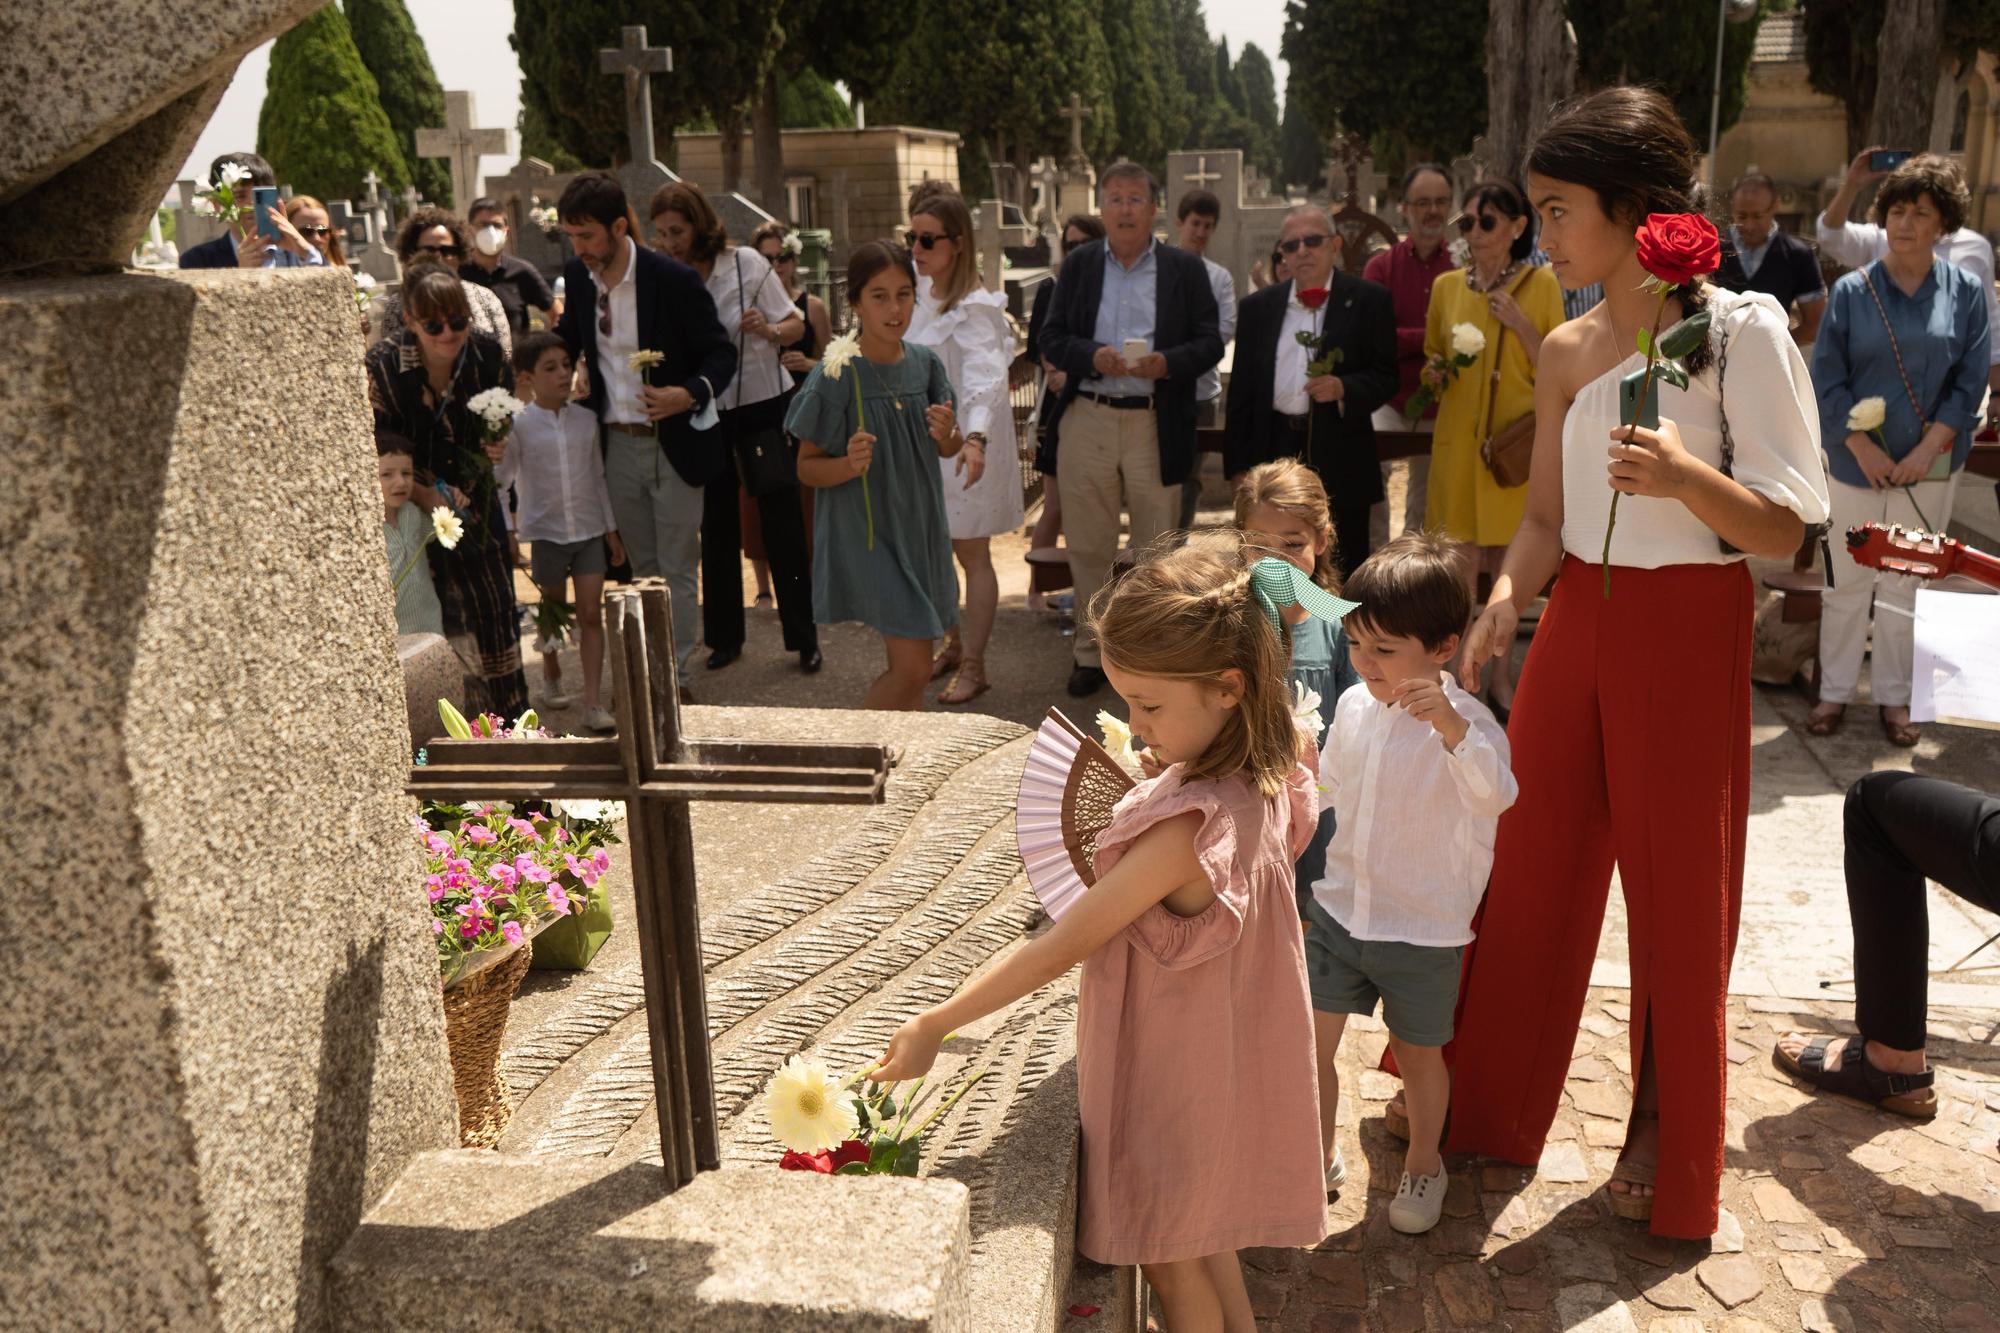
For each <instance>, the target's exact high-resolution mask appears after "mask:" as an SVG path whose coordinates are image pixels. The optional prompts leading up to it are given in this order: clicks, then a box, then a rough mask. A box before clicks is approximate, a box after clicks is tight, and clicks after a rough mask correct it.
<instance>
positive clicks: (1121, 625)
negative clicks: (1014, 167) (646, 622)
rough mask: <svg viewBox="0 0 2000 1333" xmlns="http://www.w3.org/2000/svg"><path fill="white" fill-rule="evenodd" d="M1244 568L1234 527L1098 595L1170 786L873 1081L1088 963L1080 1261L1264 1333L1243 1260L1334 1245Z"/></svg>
mask: <svg viewBox="0 0 2000 1333" xmlns="http://www.w3.org/2000/svg"><path fill="white" fill-rule="evenodd" d="M930 470H931V472H932V473H933V474H936V472H937V469H936V468H935V467H933V468H931V469H930ZM1243 557H1244V552H1243V549H1242V543H1241V541H1240V539H1234V537H1233V534H1214V535H1210V534H1199V535H1197V536H1195V537H1194V538H1193V539H1191V540H1190V541H1189V542H1188V544H1187V545H1186V546H1183V547H1179V548H1177V549H1172V550H1167V551H1165V552H1155V553H1153V554H1149V555H1147V556H1146V557H1145V558H1143V559H1141V560H1140V561H1139V563H1138V564H1137V565H1135V566H1134V567H1133V568H1132V569H1131V570H1130V571H1129V572H1128V573H1126V574H1125V575H1124V576H1123V577H1121V578H1119V579H1118V580H1117V581H1116V582H1113V583H1109V584H1107V585H1105V586H1104V587H1103V588H1101V589H1100V590H1099V591H1098V592H1097V594H1096V596H1095V597H1093V598H1092V599H1091V606H1090V615H1091V619H1092V623H1093V626H1094V628H1095V630H1096V633H1097V637H1098V641H1099V643H1100V644H1101V645H1102V647H1103V650H1104V670H1105V674H1106V675H1107V676H1109V677H1110V680H1111V684H1112V685H1113V686H1114V687H1115V688H1116V689H1117V690H1118V692H1119V694H1120V695H1122V696H1124V698H1125V701H1126V703H1127V704H1128V705H1129V706H1130V707H1131V710H1132V730H1133V732H1134V733H1135V734H1136V735H1137V736H1138V737H1139V738H1140V739H1142V740H1144V741H1145V742H1146V743H1147V745H1148V747H1149V748H1150V749H1151V750H1152V752H1153V753H1154V754H1155V755H1156V756H1157V757H1158V758H1159V759H1160V760H1161V761H1163V762H1164V763H1165V764H1166V765H1167V768H1166V771H1165V772H1164V773H1162V774H1161V775H1160V776H1159V777H1156V778H1151V779H1148V780H1147V781H1145V782H1142V783H1140V784H1139V786H1138V787H1136V788H1135V789H1133V791H1131V792H1130V793H1128V794H1127V795H1126V796H1125V798H1124V799H1123V800H1121V801H1120V802H1119V803H1118V808H1117V811H1116V813H1115V816H1114V818H1113V820H1112V822H1111V824H1110V826H1109V827H1107V828H1105V829H1104V830H1103V831H1102V832H1101V833H1099V835H1098V839H1097V853H1096V869H1097V882H1096V883H1095V884H1094V885H1092V886H1091V888H1090V889H1089V890H1088V891H1087V892H1086V893H1085V894H1084V895H1083V896H1082V897H1081V898H1080V899H1078V900H1077V902H1076V903H1075V904H1074V905H1072V906H1071V907H1070V908H1069V910H1068V911H1066V912H1064V913H1063V915H1062V916H1061V917H1059V918H1058V919H1057V920H1056V922H1055V924H1054V925H1053V926H1052V927H1050V929H1049V930H1048V931H1047V933H1045V934H1042V935H1039V936H1037V937H1035V938H1033V939H1030V940H1029V941H1028V942H1027V943H1026V944H1025V945H1023V946H1022V947H1021V948H1020V949H1018V950H1016V951H1014V952H1013V953H1010V954H1008V955H1006V956H1005V957H1003V958H1002V959H1001V961H1000V962H999V963H998V964H996V965H995V966H994V967H992V968H991V969H989V970H988V971H986V972H984V973H982V974H981V975H980V976H978V977H975V978H974V979H973V980H971V981H970V982H968V983H967V984H966V986H965V987H964V989H962V990H961V991H959V993H958V994H957V995H955V996H953V997H952V998H951V999H949V1000H947V1001H945V1002H944V1003H943V1004H940V1005H938V1006H937V1007H935V1008H933V1009H930V1010H927V1011H926V1012H924V1013H922V1014H920V1015H918V1016H917V1017H916V1018H914V1019H912V1020H911V1021H910V1022H908V1023H906V1024H904V1025H903V1027H902V1028H901V1029H900V1030H898V1031H897V1033H896V1035H895V1037H894V1038H893V1039H891V1041H890V1043H889V1049H888V1052H887V1054H886V1055H884V1057H883V1059H882V1061H881V1063H880V1065H879V1066H878V1067H877V1068H876V1069H875V1071H874V1072H873V1073H872V1075H871V1077H873V1078H875V1079H877V1080H878V1081H882V1082H888V1081H892V1080H898V1079H905V1078H913V1077H915V1076H916V1075H918V1074H921V1073H924V1072H925V1071H926V1070H928V1069H929V1068H930V1067H931V1064H932V1062H933V1061H934V1060H935V1059H936V1056H937V1051H938V1046H939V1043H940V1042H942V1041H943V1039H944V1037H945V1035H946V1034H947V1033H949V1032H951V1031H953V1030H954V1029H962V1028H964V1027H966V1026H967V1025H968V1024H971V1023H973V1022H975V1021H977V1020H978V1019H980V1018H982V1017H984V1016H985V1015H987V1014H990V1013H993V1012H994V1011H996V1010H998V1009H1001V1008H1003V1007H1005V1006H1006V1005H1008V1004H1011V1003H1013V1001H1015V1000H1016V999H1018V998H1019V997H1021V996H1023V995H1026V994H1027V993H1029V992H1030V991H1032V990H1034V989H1035V988H1036V987H1038V986H1040V985H1042V984H1044V983H1045V982H1048V981H1051V980H1053V979H1054V978H1056V977H1059V976H1061V975H1063V974H1064V973H1065V972H1067V971H1068V970H1069V969H1070V968H1071V967H1073V966H1075V965H1076V964H1077V963H1079V962H1080V963H1082V964H1083V976H1082V981H1081V987H1080V993H1079V996H1078V1003H1077V1080H1078V1085H1077V1086H1078V1095H1077V1100H1078V1105H1079V1110H1080V1114H1081V1118H1082V1125H1083V1174H1082V1179H1081V1181H1080V1183H1079V1189H1080V1193H1081V1207H1080V1211H1079V1216H1078V1224H1077V1248H1078V1249H1079V1250H1081V1251H1082V1252H1083V1253H1084V1254H1085V1255H1087V1256H1088V1257H1090V1258H1091V1259H1094V1260H1096V1261H1098V1262H1099V1263H1106V1264H1141V1265H1143V1266H1144V1267H1145V1270H1146V1278H1147V1280H1148V1281H1149V1282H1150V1283H1151V1284H1152V1286H1153V1290H1154V1291H1156V1292H1157V1293H1158V1294H1159V1297H1160V1304H1161V1306H1162V1308H1163V1311H1164V1314H1165V1323H1166V1325H1167V1326H1168V1327H1169V1328H1175V1329H1183V1328H1197V1327H1199V1328H1222V1327H1227V1328H1230V1329H1244V1330H1248V1329H1251V1328H1254V1327H1255V1323H1256V1320H1255V1317H1254V1316H1253V1314H1252V1312H1251V1307H1250V1298H1249V1295H1248V1293H1247V1291H1246V1290H1245V1287H1244V1282H1243V1271H1242V1269H1241V1267H1239V1265H1238V1263H1237V1258H1236V1251H1237V1250H1239V1249H1241V1248H1243V1247H1245V1246H1292V1247H1297V1246H1307V1245H1313V1244H1317V1243H1318V1242H1319V1241H1320V1240H1321V1239H1322V1238H1323V1237H1324V1236H1325V1234H1326V1196H1325V1194H1324V1193H1323V1191H1322V1190H1321V1189H1320V1184H1319V1172H1318V1165H1319V1154H1318V1148H1319V1137H1318V1135H1319V1124H1318V1121H1319V1111H1318V1104H1317V1092H1316V1086H1315V1082H1314V1078H1313V1058H1312V1036H1311V1031H1310V1028H1311V1017H1310V1014H1311V1010H1310V1008H1309V1004H1308V998H1307V988H1306V974H1305V952H1304V943H1303V939H1302V937H1301V935H1300V933H1299V925H1298V920H1299V918H1298V909H1297V904H1296V902H1295V900H1294V898H1293V896H1292V870H1291V866H1292V862H1293V861H1294V860H1295V859H1296V858H1297V857H1298V855H1299V853H1300V852H1301V851H1303V850H1304V849H1305V845H1306V843H1307V841H1308V840H1309V839H1310V838H1311V837H1312V830H1313V823H1314V813H1315V810H1316V801H1315V794H1314V791H1313V775H1312V766H1311V759H1312V747H1311V744H1310V742H1308V741H1307V740H1306V738H1305V737H1304V736H1303V735H1302V734H1301V733H1300V732H1299V730H1298V729H1297V728H1295V727H1294V726H1293V724H1292V717H1291V698H1290V690H1289V689H1288V688H1287V686H1286V683H1285V644H1284V640H1283V638H1282V637H1281V636H1280V634H1279V632H1278V631H1277V630H1276V629H1275V628H1274V627H1273V626H1272V624H1271V622H1270V621H1269V620H1268V619H1267V618H1266V616H1265V612H1264V611H1263V610H1262V608H1261V606H1260V604H1259V603H1258V602H1257V601H1256V600H1254V599H1253V597H1252V594H1251V591H1250V570H1249V569H1248V568H1247V567H1246V564H1245V561H1244V558H1243Z"/></svg>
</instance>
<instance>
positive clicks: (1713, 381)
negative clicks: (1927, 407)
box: [1562, 287, 1827, 569]
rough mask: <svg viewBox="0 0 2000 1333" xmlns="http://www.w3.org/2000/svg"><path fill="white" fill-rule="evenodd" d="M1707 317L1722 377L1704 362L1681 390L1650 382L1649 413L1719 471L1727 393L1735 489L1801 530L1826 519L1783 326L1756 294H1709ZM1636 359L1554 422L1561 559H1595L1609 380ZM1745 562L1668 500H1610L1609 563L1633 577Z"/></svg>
mask: <svg viewBox="0 0 2000 1333" xmlns="http://www.w3.org/2000/svg"><path fill="white" fill-rule="evenodd" d="M1709 309H1710V310H1711V311H1713V312H1714V322H1713V324H1712V326H1711V327H1712V328H1713V329H1715V330H1716V331H1717V332H1716V333H1715V334H1713V335H1711V341H1716V342H1717V346H1719V347H1723V348H1726V350H1727V353H1728V357H1729V368H1728V373H1727V374H1726V375H1723V374H1722V373H1721V371H1720V368H1719V365H1710V366H1709V367H1708V368H1707V369H1706V370H1704V371H1702V372H1701V373H1700V374H1698V375H1696V376H1694V377H1693V378H1692V380H1691V381H1690V382H1689V384H1688V387H1687V388H1685V389H1677V388H1675V387H1674V386H1673V385H1671V384H1661V385H1659V394H1660V399H1659V401H1660V415H1661V416H1662V417H1663V418H1665V419H1667V420H1669V421H1672V422H1673V423H1674V424H1675V426H1677V427H1679V429H1680V435H1681V445H1682V447H1684V448H1685V449H1686V450H1687V451H1688V453H1690V454H1692V455H1693V456H1694V457H1696V458H1698V459H1700V460H1701V461H1702V462H1704V463H1706V464H1708V465H1709V466H1710V467H1719V466H1721V463H1722V399H1721V398H1720V397H1719V396H1718V389H1717V385H1718V383H1720V386H1721V389H1720V392H1722V393H1726V394H1727V395H1728V396H1729V437H1730V439H1731V440H1733V441H1734V442H1735V445H1736V457H1735V463H1734V468H1733V474H1734V476H1735V478H1736V480H1737V482H1738V484H1740V485H1741V486H1743V487H1744V488H1745V489H1746V490H1750V491H1754V492H1756V493H1757V494H1758V495H1761V496H1763V497H1764V498H1766V499H1768V500H1771V501H1774V502H1776V503H1777V504H1780V505H1783V506H1784V507H1785V508H1787V509H1789V510H1791V511H1792V512H1793V513H1795V514H1797V515H1798V516H1799V518H1800V520H1801V521H1803V522H1804V523H1806V524H1807V525H1811V524H1814V523H1824V522H1825V521H1826V518H1827V491H1826V463H1825V460H1824V459H1823V458H1822V457H1821V454H1820V438H1819V397H1818V395H1817V394H1815V393H1814V392H1813V384H1812V377H1811V375H1810V374H1809V373H1808V372H1807V370H1806V363H1805V358H1804V357H1803V356H1801V355H1800V354H1799V345H1798V344H1797V343H1796V342H1794V341H1792V332H1791V318H1790V316H1788V315H1787V314H1786V313H1785V312H1784V311H1783V310H1781V309H1779V307H1778V301H1777V298H1776V297H1773V296H1768V295H1766V294H1765V293H1763V292H1730V291H1725V290H1723V289H1722V288H1719V287H1718V288H1711V289H1710V290H1709ZM1717 340H1719V341H1717ZM1645 364H1646V359H1645V357H1644V356H1642V355H1640V354H1639V353H1638V352H1634V353H1632V355H1631V356H1629V357H1627V358H1626V359H1625V360H1624V361H1622V362H1620V363H1619V364H1618V365H1617V366H1615V367H1613V368H1612V369H1610V370H1607V371H1605V372H1604V373H1603V374H1602V375H1600V376H1598V377H1597V378H1596V379H1594V380H1592V381H1591V382H1590V383H1588V384H1586V385H1584V386H1583V388H1582V389H1580V390H1578V391H1577V395H1576V399H1575V401H1574V402H1572V403H1571V404H1570V405H1569V411H1568V412H1567V413H1565V414H1564V416H1563V423H1562V486H1563V524H1562V544H1563V550H1565V551H1567V552H1569V554H1571V555H1573V556H1575V557H1576V558H1577V559H1579V560H1582V561H1585V562H1586V563H1588V564H1593V565H1594V564H1597V563H1599V562H1600V561H1602V560H1603V558H1604V529H1605V527H1606V525H1607V524H1608V523H1609V521H1610V518H1611V495H1612V491H1611V485H1610V483H1609V481H1608V480H1607V479H1606V469H1607V468H1608V467H1609V465H1610V461H1611V459H1610V450H1611V446H1612V444H1613V443H1614V441H1613V440H1612V438H1611V432H1612V431H1613V430H1614V429H1616V427H1617V426H1618V424H1619V422H1620V420H1621V416H1620V412H1619V407H1618V381H1619V379H1620V378H1621V377H1622V376H1624V375H1625V374H1626V373H1627V372H1629V371H1634V370H1638V369H1640V368H1642V367H1643V366H1644V365H1645ZM1746 558H1747V557H1746V556H1744V555H1743V553H1741V552H1726V551H1724V550H1723V549H1722V544H1721V542H1720V541H1718V540H1717V539H1716V535H1715V530H1714V529H1713V528H1711V527H1709V526H1708V524H1706V523H1704V522H1702V521H1701V520H1700V519H1698V518H1696V517H1695V516H1694V514H1693V513H1692V512H1691V511H1690V510H1689V509H1688V507H1687V506H1686V505H1684V504H1682V503H1681V502H1680V501H1679V500H1672V499H1667V498H1665V497H1662V496H1653V495H1627V496H1625V497H1623V498H1622V499H1620V500H1619V502H1618V528H1617V531H1616V532H1615V533H1613V534H1612V538H1611V563H1612V564H1614V565H1629V566H1631V567H1633V568H1635V569H1659V568H1661V567H1662V566H1665V565H1724V564H1729V563H1732V562H1734V561H1738V560H1743V559H1746Z"/></svg>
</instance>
